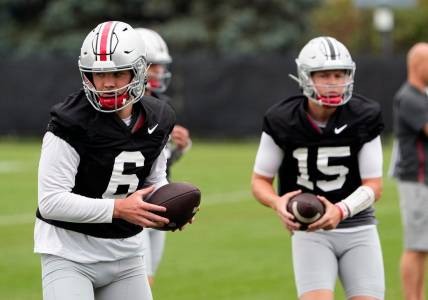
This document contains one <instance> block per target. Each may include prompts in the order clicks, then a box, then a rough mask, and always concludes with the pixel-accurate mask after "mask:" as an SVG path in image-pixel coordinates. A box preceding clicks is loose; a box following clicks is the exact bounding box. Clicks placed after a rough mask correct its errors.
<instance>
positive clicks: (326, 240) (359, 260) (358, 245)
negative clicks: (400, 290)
mask: <svg viewBox="0 0 428 300" xmlns="http://www.w3.org/2000/svg"><path fill="white" fill-rule="evenodd" d="M361 229H362V230H359V231H355V232H349V231H348V232H347V231H346V229H344V230H343V231H341V230H336V231H317V232H309V233H308V232H304V231H300V232H295V234H294V235H293V242H292V248H293V265H294V276H295V281H296V286H297V291H298V294H299V296H301V295H302V294H304V293H306V292H309V291H314V290H318V289H327V290H331V291H334V288H335V284H336V279H337V277H339V278H340V280H341V282H342V286H343V288H344V290H345V293H346V296H347V298H348V299H349V298H351V297H355V296H371V297H374V298H376V299H384V293H385V278H384V268H383V257H382V250H381V246H380V241H379V236H378V232H377V228H376V226H374V225H372V226H367V227H361Z"/></svg>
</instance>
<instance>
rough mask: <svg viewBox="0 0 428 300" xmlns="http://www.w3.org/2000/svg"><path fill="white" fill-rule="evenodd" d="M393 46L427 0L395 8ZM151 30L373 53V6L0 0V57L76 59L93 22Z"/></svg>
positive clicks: (185, 44) (173, 37)
mask: <svg viewBox="0 0 428 300" xmlns="http://www.w3.org/2000/svg"><path fill="white" fill-rule="evenodd" d="M394 12H395V30H394V32H393V42H394V43H393V44H394V48H395V50H396V51H406V50H407V49H408V48H409V47H410V46H411V45H412V44H414V43H415V42H417V41H423V40H425V41H427V40H428V30H427V29H426V28H427V26H426V20H427V19H428V18H427V17H428V0H419V1H418V7H415V8H401V9H397V8H394ZM106 20H121V21H124V22H127V23H130V24H131V25H133V26H134V27H149V28H153V29H154V30H157V31H158V32H159V33H160V34H161V35H162V36H163V37H164V38H165V40H166V41H167V42H168V45H169V47H170V48H171V50H172V51H174V52H181V53H183V52H185V53H187V52H192V51H200V50H209V51H212V52H217V53H219V54H225V53H227V54H243V53H244V54H247V53H284V52H286V51H289V50H290V49H296V48H300V47H301V46H302V45H303V44H304V43H305V42H306V41H307V40H308V39H310V38H312V37H315V36H318V35H331V36H334V37H336V38H338V39H339V40H341V41H342V42H344V43H345V44H346V45H347V46H349V48H350V49H351V50H352V51H353V52H380V48H381V43H382V40H381V37H380V34H379V33H378V32H377V31H376V30H375V29H374V28H373V9H358V8H356V7H354V5H353V0H287V1H284V0H228V1H215V0H122V1H117V0H91V1H87V0H0V54H2V53H10V52H11V51H12V53H14V54H18V55H21V56H26V55H28V54H34V53H37V54H38V55H40V54H48V55H51V54H58V55H62V54H66V55H70V54H71V55H73V56H76V55H77V53H78V52H79V48H80V46H81V42H82V41H83V39H84V37H85V35H86V34H87V33H88V32H89V31H90V30H91V29H92V28H93V27H95V26H96V25H97V24H98V23H101V22H103V21H106Z"/></svg>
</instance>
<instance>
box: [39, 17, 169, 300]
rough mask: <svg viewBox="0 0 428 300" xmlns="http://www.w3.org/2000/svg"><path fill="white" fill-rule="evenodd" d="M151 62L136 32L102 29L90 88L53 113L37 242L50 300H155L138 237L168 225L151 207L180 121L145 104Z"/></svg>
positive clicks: (87, 76)
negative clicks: (149, 199)
mask: <svg viewBox="0 0 428 300" xmlns="http://www.w3.org/2000/svg"><path fill="white" fill-rule="evenodd" d="M145 55H146V47H145V45H144V42H143V40H142V39H141V38H140V37H139V35H138V33H137V32H136V31H135V30H134V29H133V28H132V27H131V26H130V25H128V24H126V23H123V22H117V21H109V22H104V23H101V24H99V25H98V26H97V27H96V28H94V29H93V30H92V31H91V32H90V33H89V34H88V35H87V37H86V39H85V40H84V42H83V45H82V47H81V52H80V57H79V69H80V73H81V77H82V82H83V89H82V90H80V91H78V92H76V93H75V94H73V95H71V96H69V97H68V98H67V99H65V100H64V101H63V102H60V103H59V104H57V105H55V106H54V107H53V108H52V110H51V119H50V122H49V124H48V128H47V132H46V134H45V136H44V138H43V145H42V151H41V157H40V163H39V176H38V189H39V191H38V193H39V195H38V210H37V219H36V224H35V233H34V239H35V252H36V253H39V254H41V260H42V283H43V299H45V300H54V299H70V300H71V299H75V300H82V299H104V300H109V299H111V300H113V299H114V300H117V299H121V300H135V299H139V300H151V299H152V294H151V290H150V286H149V283H148V279H147V274H146V270H145V267H144V262H143V259H142V256H143V250H144V248H143V239H142V237H141V231H142V230H143V227H163V226H164V225H165V224H167V223H168V222H169V220H168V219H167V218H164V217H162V216H160V215H159V214H157V213H156V212H164V211H165V210H166V208H165V207H163V206H159V205H155V204H152V203H148V202H146V201H144V200H145V199H146V198H147V197H148V195H149V194H150V193H152V192H153V191H154V190H156V189H158V188H159V187H161V186H163V185H166V184H167V183H168V181H167V178H166V164H167V161H166V154H165V151H164V148H165V145H166V143H167V141H168V138H169V135H170V133H171V131H172V129H173V127H174V124H175V113H174V111H173V110H172V108H171V107H170V106H169V105H168V104H166V103H165V102H162V101H159V100H157V99H155V98H153V97H150V96H144V90H145V82H146V78H147V59H146V57H145Z"/></svg>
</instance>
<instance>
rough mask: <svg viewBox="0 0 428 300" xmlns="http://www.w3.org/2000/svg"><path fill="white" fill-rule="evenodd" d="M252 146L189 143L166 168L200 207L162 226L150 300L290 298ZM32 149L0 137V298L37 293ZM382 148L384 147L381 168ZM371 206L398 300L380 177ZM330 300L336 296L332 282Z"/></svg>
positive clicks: (286, 260)
mask: <svg viewBox="0 0 428 300" xmlns="http://www.w3.org/2000/svg"><path fill="white" fill-rule="evenodd" d="M256 150H257V143H256V142H234V143H231V142H227V143H226V142H216V143H214V142H202V141H194V145H193V148H192V150H191V151H190V152H189V154H188V155H187V156H185V157H183V159H182V160H181V161H180V162H179V163H177V165H176V166H175V167H174V169H173V178H174V180H177V181H189V182H192V183H194V184H195V185H197V186H199V187H200V189H201V191H202V195H203V196H202V205H201V210H200V212H199V213H198V215H197V219H196V222H195V223H194V224H193V225H190V226H188V227H186V229H185V230H184V231H182V232H175V233H168V237H167V244H166V249H165V254H164V258H163V260H162V262H161V265H160V268H159V271H158V274H157V276H156V283H155V286H154V289H153V294H154V298H155V299H158V300H160V299H162V300H180V299H186V300H192V299H198V300H200V299H204V300H209V299H213V300H214V299H215V300H218V299H231V300H232V299H233V300H239V299H242V300H252V299H254V300H256V299H257V300H264V299H269V300H275V299H296V292H295V287H294V280H293V272H292V264H291V247H290V238H289V235H288V233H287V231H286V230H285V229H283V228H282V225H281V224H280V222H279V219H278V218H277V216H276V215H275V213H273V211H271V210H269V209H267V208H265V207H263V206H262V205H260V204H258V202H257V201H256V200H255V199H254V198H253V197H252V196H251V193H250V176H251V171H252V165H253V161H254V157H255V153H256ZM39 153H40V140H36V141H20V142H17V141H10V140H2V141H0V199H1V200H0V237H1V239H0V299H8V300H14V299H20V300H21V299H22V300H30V299H42V296H41V280H40V262H39V257H38V256H37V255H35V254H33V224H34V212H35V208H36V203H37V165H38V158H39ZM389 155H390V146H389V144H388V145H385V169H386V167H387V166H388V163H389ZM385 174H386V172H385ZM376 209H377V216H378V219H379V231H380V236H381V240H382V247H383V251H384V261H385V269H386V270H385V271H386V287H387V293H386V299H389V300H394V299H397V300H398V299H402V295H401V285H400V279H399V269H398V264H399V258H400V253H401V249H402V232H401V223H400V215H399V205H398V198H397V193H396V187H395V183H394V181H392V180H391V179H389V178H387V176H385V182H384V193H383V197H382V199H381V201H380V202H379V203H377V204H376ZM336 299H345V298H344V296H343V292H342V289H341V287H340V285H338V286H337V297H336Z"/></svg>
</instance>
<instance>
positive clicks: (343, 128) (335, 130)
mask: <svg viewBox="0 0 428 300" xmlns="http://www.w3.org/2000/svg"><path fill="white" fill-rule="evenodd" d="M346 127H348V124H345V125H343V126H342V127H339V128H334V133H335V134H339V133H341V132H342V131H343V130H345V128H346Z"/></svg>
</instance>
